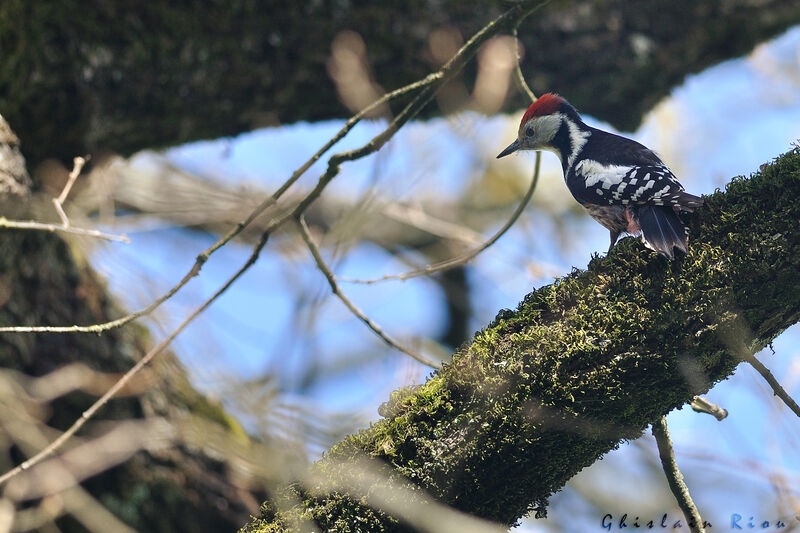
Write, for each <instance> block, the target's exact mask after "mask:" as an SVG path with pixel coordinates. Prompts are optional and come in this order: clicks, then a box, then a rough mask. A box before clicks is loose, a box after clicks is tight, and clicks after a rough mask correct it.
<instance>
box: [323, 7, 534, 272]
mask: <svg viewBox="0 0 800 533" xmlns="http://www.w3.org/2000/svg"><path fill="white" fill-rule="evenodd" d="M522 20H523V19H522V18H520V19H519V20H518V21H517V23H516V24H514V26H513V29H512V35H513V36H514V39H516V43H515V44H516V48H515V54H516V66H515V67H514V79H515V80H516V82H517V88H518V89H519V90H520V91H522V92H523V93H524V94H525V95H526V96H527V97H528V98H529V99H530V100H531V102H535V101H536V95H535V94H534V92H533V91H532V90H531V88H530V86H528V83H527V82H526V81H525V76H523V74H522V68H521V67H520V60H521V57H520V54H519V46H520V45H519V40H518V39H517V28H518V27H519V23H520V22H521V21H522ZM541 164H542V153H541V151H537V152H536V163H535V164H534V166H533V178H532V179H531V184H530V186H529V187H528V190H527V191H526V192H525V196H523V197H522V200H521V201H520V203H519V205H518V206H517V209H516V210H515V211H514V212H513V213H512V214H511V218H509V219H508V220H507V221H506V223H505V224H504V225H503V227H501V228H500V229H499V230H498V231H497V232H496V233H495V234H494V235H492V236H491V237H490V238H489V240H487V241H486V242H485V243H483V244H482V245H481V246H479V247H477V248H475V249H474V250H472V251H470V252H467V253H465V254H463V255H460V256H458V257H454V258H452V259H447V260H445V261H441V262H439V263H434V264H432V265H428V266H426V267H424V268H419V269H416V270H411V271H409V272H406V273H404V274H387V275H385V276H382V277H380V278H374V279H356V278H345V277H339V278H337V279H338V280H339V281H342V282H346V283H361V284H366V285H371V284H373V283H379V282H382V281H388V280H393V279H394V280H400V281H405V280H407V279H411V278H416V277H419V276H425V275H428V276H430V275H431V274H435V273H437V272H442V271H445V270H450V269H451V268H456V267H458V266H461V265H463V264H465V263H468V262H469V261H472V260H473V259H474V258H475V257H476V256H478V255H479V254H480V253H482V252H483V251H484V250H486V249H487V248H489V247H490V246H491V245H493V244H494V243H495V242H497V241H498V240H499V239H500V237H502V236H503V235H504V234H505V233H506V232H507V231H508V230H509V229H510V228H511V226H513V225H514V223H515V222H516V221H517V219H518V218H519V217H520V216H521V215H522V212H523V211H524V210H525V208H526V207H527V206H528V204H529V203H530V200H531V198H532V197H533V192H534V191H535V190H536V184H537V183H538V182H539V170H540V168H541Z"/></svg>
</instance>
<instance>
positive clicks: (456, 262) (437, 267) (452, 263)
mask: <svg viewBox="0 0 800 533" xmlns="http://www.w3.org/2000/svg"><path fill="white" fill-rule="evenodd" d="M541 161H542V155H541V152H536V163H535V164H534V167H533V178H532V179H531V184H530V185H529V186H528V190H527V191H525V196H523V197H522V200H520V202H519V205H517V208H516V209H515V210H514V212H513V213H512V214H511V217H510V218H509V219H508V220H507V221H506V223H505V224H503V226H502V227H501V228H500V229H499V230H497V232H496V233H495V234H494V235H492V236H491V237H490V238H489V240H487V241H486V242H484V243H483V244H481V245H480V246H478V247H477V248H475V249H473V250H470V251H469V252H467V253H465V254H462V255H460V256H457V257H453V258H451V259H446V260H444V261H441V262H439V263H434V264H432V265H427V266H425V267H423V268H420V269H417V270H411V271H409V272H404V273H403V274H387V275H385V276H381V277H379V278H373V279H356V278H345V277H337V278H336V279H338V280H339V281H342V282H346V283H361V284H365V285H372V284H373V283H380V282H382V281H388V280H392V279H396V280H400V281H405V280H407V279H411V278H416V277H419V276H426V275H427V276H429V275H431V274H435V273H437V272H442V271H444V270H450V269H451V268H455V267H458V266H461V265H463V264H465V263H468V262H469V261H472V260H473V259H474V258H475V257H477V256H478V255H479V254H480V253H482V252H483V251H484V250H486V249H487V248H489V247H490V246H491V245H493V244H494V243H496V242H497V241H498V240H499V239H500V237H502V236H503V235H505V233H506V232H507V231H508V230H509V229H510V228H511V226H513V225H514V223H515V222H516V221H517V219H519V217H520V215H522V212H523V211H525V208H526V207H527V205H528V203H529V202H530V200H531V198H532V197H533V192H534V191H535V190H536V184H537V183H538V181H539V169H540V167H541Z"/></svg>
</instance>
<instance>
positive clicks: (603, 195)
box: [572, 130, 703, 211]
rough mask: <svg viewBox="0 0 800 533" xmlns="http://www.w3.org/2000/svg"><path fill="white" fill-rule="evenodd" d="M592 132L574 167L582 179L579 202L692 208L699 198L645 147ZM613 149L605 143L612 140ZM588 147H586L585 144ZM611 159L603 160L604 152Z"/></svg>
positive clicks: (610, 135)
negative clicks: (686, 190)
mask: <svg viewBox="0 0 800 533" xmlns="http://www.w3.org/2000/svg"><path fill="white" fill-rule="evenodd" d="M596 131H597V133H599V134H600V135H597V133H593V139H594V143H592V144H593V146H592V147H591V148H589V149H588V150H585V151H584V153H582V154H581V158H580V159H579V160H578V161H576V163H575V164H574V167H573V171H574V174H575V175H574V176H572V179H574V180H575V181H576V182H579V181H582V182H583V183H581V185H582V187H583V188H584V190H583V191H581V193H582V194H581V196H582V198H578V200H579V201H581V202H589V203H594V204H607V205H664V206H673V207H678V208H679V209H682V210H684V211H693V210H694V209H695V208H696V207H699V206H700V205H702V203H703V201H702V199H701V198H699V197H697V196H694V195H692V194H689V193H687V192H685V191H684V189H683V186H682V185H681V184H680V182H678V178H676V177H675V175H674V174H673V173H672V171H671V170H670V169H669V168H668V167H667V166H666V165H665V164H664V163H663V162H662V161H661V159H659V157H658V156H657V155H656V154H655V153H654V152H652V151H651V150H649V149H648V148H647V147H645V146H643V145H641V144H639V143H637V142H636V141H633V140H631V139H627V138H625V137H620V136H618V135H614V134H611V133H606V132H600V131H599V130H596ZM612 142H613V146H614V147H615V150H614V151H613V152H612V151H609V150H607V149H606V147H605V146H604V145H605V144H608V143H612ZM587 148H588V147H587ZM609 153H610V154H613V156H614V160H613V162H612V161H605V160H604V159H605V157H604V155H605V154H609Z"/></svg>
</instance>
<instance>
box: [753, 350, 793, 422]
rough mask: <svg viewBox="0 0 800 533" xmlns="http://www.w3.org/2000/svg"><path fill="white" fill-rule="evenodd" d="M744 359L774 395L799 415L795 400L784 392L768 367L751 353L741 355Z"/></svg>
mask: <svg viewBox="0 0 800 533" xmlns="http://www.w3.org/2000/svg"><path fill="white" fill-rule="evenodd" d="M742 358H743V359H744V360H745V361H747V362H748V363H750V365H751V366H752V367H753V368H755V369H756V372H758V373H759V374H761V377H763V378H764V380H765V381H766V382H767V383H768V384H769V386H770V387H772V391H773V392H774V393H775V396H777V397H778V398H780V399H781V400H783V403H785V404H786V406H787V407H788V408H789V409H791V410H792V412H793V413H794V414H796V415H797V416H800V406H798V405H797V402H795V401H794V399H793V398H792V397H791V396H789V393H788V392H786V389H784V388H783V387H781V384H780V383H778V380H777V379H775V376H773V375H772V372H770V370H769V368H767V367H766V366H764V363H762V362H761V361H759V360H758V359H756V356H755V355H753V354H746V355H744V356H743V357H742Z"/></svg>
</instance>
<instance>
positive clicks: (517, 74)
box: [511, 21, 538, 153]
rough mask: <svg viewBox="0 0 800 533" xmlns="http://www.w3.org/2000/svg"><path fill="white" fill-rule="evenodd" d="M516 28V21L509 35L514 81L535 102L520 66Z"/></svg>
mask: <svg viewBox="0 0 800 533" xmlns="http://www.w3.org/2000/svg"><path fill="white" fill-rule="evenodd" d="M520 22H521V21H520ZM518 28H519V23H517V24H516V25H515V26H514V29H513V30H511V35H512V36H513V37H514V46H515V48H514V53H515V54H516V58H517V64H516V66H515V67H514V81H516V82H517V88H518V89H519V90H520V91H522V92H523V93H525V94H526V95H527V96H528V99H529V100H530V101H531V102H535V101H536V95H535V94H534V93H533V91H532V90H531V88H530V86H529V85H528V82H526V81H525V76H524V75H523V74H522V67H521V66H520V61H521V60H522V58H521V57H520V55H519V47H520V46H522V44H521V43H520V42H519V37H517V29H518ZM537 153H538V152H537Z"/></svg>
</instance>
